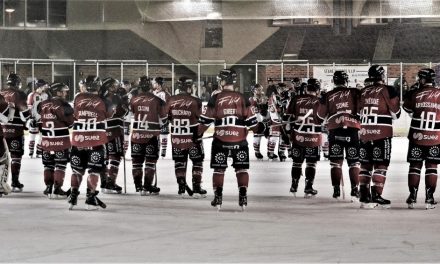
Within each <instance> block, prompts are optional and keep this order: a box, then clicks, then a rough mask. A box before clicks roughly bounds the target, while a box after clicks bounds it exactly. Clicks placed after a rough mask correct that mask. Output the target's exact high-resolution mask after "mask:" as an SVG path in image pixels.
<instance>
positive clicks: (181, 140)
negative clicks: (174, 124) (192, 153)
mask: <svg viewBox="0 0 440 264" xmlns="http://www.w3.org/2000/svg"><path fill="white" fill-rule="evenodd" d="M171 142H173V144H187V143H192V142H193V141H192V139H191V138H173V139H172V140H171Z"/></svg>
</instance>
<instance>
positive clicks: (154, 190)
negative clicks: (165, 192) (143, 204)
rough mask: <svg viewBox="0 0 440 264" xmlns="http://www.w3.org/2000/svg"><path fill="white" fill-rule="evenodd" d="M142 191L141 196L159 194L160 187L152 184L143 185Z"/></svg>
mask: <svg viewBox="0 0 440 264" xmlns="http://www.w3.org/2000/svg"><path fill="white" fill-rule="evenodd" d="M142 192H143V194H141V195H142V196H146V195H159V192H160V188H159V187H156V186H152V185H150V186H146V185H144V187H143V188H142Z"/></svg>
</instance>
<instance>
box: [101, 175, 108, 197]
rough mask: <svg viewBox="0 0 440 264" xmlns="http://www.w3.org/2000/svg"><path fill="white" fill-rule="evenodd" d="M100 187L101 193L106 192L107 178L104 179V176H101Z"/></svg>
mask: <svg viewBox="0 0 440 264" xmlns="http://www.w3.org/2000/svg"><path fill="white" fill-rule="evenodd" d="M100 188H101V192H102V193H107V179H105V177H101V185H100Z"/></svg>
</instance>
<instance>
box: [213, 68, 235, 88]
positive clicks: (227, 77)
mask: <svg viewBox="0 0 440 264" xmlns="http://www.w3.org/2000/svg"><path fill="white" fill-rule="evenodd" d="M217 81H219V82H220V81H225V82H226V83H225V84H226V85H231V84H234V83H236V82H237V73H236V72H235V71H234V70H232V69H224V70H221V71H220V72H219V74H218V76H217Z"/></svg>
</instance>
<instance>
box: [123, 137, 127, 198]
mask: <svg viewBox="0 0 440 264" xmlns="http://www.w3.org/2000/svg"><path fill="white" fill-rule="evenodd" d="M122 154H123V156H122V160H123V162H124V194H127V170H126V167H125V166H126V165H125V149H124V143H122Z"/></svg>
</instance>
